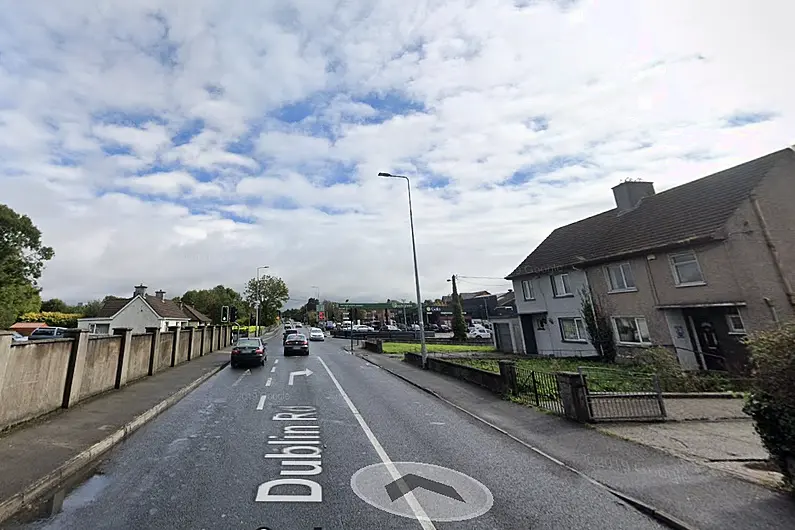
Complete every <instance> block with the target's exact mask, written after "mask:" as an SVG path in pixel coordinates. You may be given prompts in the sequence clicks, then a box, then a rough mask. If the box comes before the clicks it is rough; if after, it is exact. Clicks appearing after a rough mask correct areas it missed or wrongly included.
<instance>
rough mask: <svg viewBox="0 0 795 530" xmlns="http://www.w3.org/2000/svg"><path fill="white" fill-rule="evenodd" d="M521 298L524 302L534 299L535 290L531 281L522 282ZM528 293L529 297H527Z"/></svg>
mask: <svg viewBox="0 0 795 530" xmlns="http://www.w3.org/2000/svg"><path fill="white" fill-rule="evenodd" d="M521 285H522V298H524V300H525V302H529V301H531V300H535V299H536V293H535V289H533V280H522V284H521ZM528 291H529V295H528Z"/></svg>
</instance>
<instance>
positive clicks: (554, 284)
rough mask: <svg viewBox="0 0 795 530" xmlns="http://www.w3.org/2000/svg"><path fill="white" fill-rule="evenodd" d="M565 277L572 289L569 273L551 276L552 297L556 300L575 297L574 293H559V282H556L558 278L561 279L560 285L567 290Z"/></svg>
mask: <svg viewBox="0 0 795 530" xmlns="http://www.w3.org/2000/svg"><path fill="white" fill-rule="evenodd" d="M564 276H565V277H566V283H568V284H569V289H571V276H569V273H568V272H561V273H560V274H553V275H551V276H550V278H551V279H552V295H553V296H554V297H555V298H566V297H567V296H574V293H573V292H559V291H558V284H557V282H556V281H555V280H556V278H558V277H560V279H561V280H560V285H561V287H563V288H565V287H566V283H564V282H563V277H564Z"/></svg>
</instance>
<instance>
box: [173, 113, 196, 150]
mask: <svg viewBox="0 0 795 530" xmlns="http://www.w3.org/2000/svg"><path fill="white" fill-rule="evenodd" d="M203 130H204V120H202V119H201V118H196V119H194V120H189V121H187V122H186V123H184V124H183V125H182V126H181V127H180V128H179V131H177V133H176V134H175V135H174V136H172V137H171V143H172V144H174V145H175V146H177V145H182V144H186V143H188V142H190V141H191V140H193V139H194V138H195V137H196V136H198V135H199V134H201V132H202V131H203Z"/></svg>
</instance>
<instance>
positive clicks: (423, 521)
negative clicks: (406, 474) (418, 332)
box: [317, 357, 436, 530]
mask: <svg viewBox="0 0 795 530" xmlns="http://www.w3.org/2000/svg"><path fill="white" fill-rule="evenodd" d="M317 360H318V361H320V363H321V364H322V365H323V368H325V369H326V372H328V376H329V377H330V378H331V381H332V382H333V383H334V386H336V387H337V390H338V391H339V393H340V395H341V396H342V399H343V400H344V401H345V403H346V404H347V405H348V408H349V409H351V412H352V413H353V417H354V418H356V421H358V422H359V426H360V427H361V428H362V430H363V431H364V434H365V436H367V439H368V440H370V444H371V445H372V446H373V449H375V452H376V453H378V458H380V459H381V462H383V463H384V466H386V469H387V471H389V474H390V475H391V476H392V478H393V479H394V480H398V479H399V478H401V477H402V475H401V474H400V472H399V471H398V469H397V467H395V464H394V463H393V462H392V460H391V459H390V458H389V455H388V454H386V451H385V450H384V447H383V446H382V445H381V442H379V441H378V438H376V437H375V434H373V431H372V430H370V427H369V426H368V425H367V422H366V421H364V418H363V417H362V415H361V414H360V413H359V410H358V409H357V408H356V405H354V404H353V401H351V398H349V397H348V394H346V393H345V390H343V388H342V385H340V382H339V381H337V378H336V377H334V374H332V373H331V370H330V369H329V367H328V365H327V364H326V362H325V361H324V360H323V359H321V358H320V357H318V358H317ZM404 498H405V499H406V502H408V504H409V507H410V508H411V511H412V512H414V517H415V518H416V519H417V521H418V522H419V523H420V526H422V528H423V530H436V526H434V524H433V522H431V519H430V518H429V517H428V514H426V513H425V510H423V508H422V506H421V505H420V503H419V502H418V501H417V498H416V497H415V496H414V494H413V493H412V492H409V493H407V494H406V495H404Z"/></svg>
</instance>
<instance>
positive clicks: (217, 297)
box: [178, 285, 249, 324]
mask: <svg viewBox="0 0 795 530" xmlns="http://www.w3.org/2000/svg"><path fill="white" fill-rule="evenodd" d="M178 300H179V301H181V302H184V303H186V304H188V305H190V306H193V307H195V308H196V309H197V310H198V311H200V312H202V313H204V314H205V315H207V316H208V317H210V319H212V321H213V324H221V308H222V307H223V306H230V307H231V306H235V307H236V308H237V319H238V321H241V322H242V321H244V320H246V319H247V318H248V314H249V307H248V304H247V303H246V302H245V301H244V300H243V297H242V296H241V294H240V293H238V292H237V291H235V290H234V289H232V288H231V287H224V286H223V285H216V286H215V287H213V288H212V289H199V290H190V291H187V292H186V293H185V294H183V295H182V296H180V297H178Z"/></svg>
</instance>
